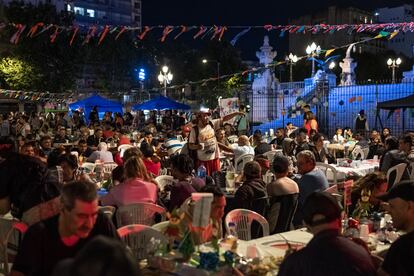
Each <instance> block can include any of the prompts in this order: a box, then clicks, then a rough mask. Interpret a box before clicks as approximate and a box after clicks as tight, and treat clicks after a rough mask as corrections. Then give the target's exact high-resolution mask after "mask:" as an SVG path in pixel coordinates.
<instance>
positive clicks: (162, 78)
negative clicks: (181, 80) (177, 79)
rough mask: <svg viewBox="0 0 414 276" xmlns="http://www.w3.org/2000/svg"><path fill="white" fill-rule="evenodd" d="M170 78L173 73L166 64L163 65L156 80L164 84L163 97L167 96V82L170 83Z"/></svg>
mask: <svg viewBox="0 0 414 276" xmlns="http://www.w3.org/2000/svg"><path fill="white" fill-rule="evenodd" d="M172 79H173V74H172V73H171V72H169V68H168V66H166V65H164V66H163V67H162V68H161V72H160V74H159V75H158V81H159V82H160V83H161V84H164V91H163V96H164V97H167V84H170V83H171V81H172Z"/></svg>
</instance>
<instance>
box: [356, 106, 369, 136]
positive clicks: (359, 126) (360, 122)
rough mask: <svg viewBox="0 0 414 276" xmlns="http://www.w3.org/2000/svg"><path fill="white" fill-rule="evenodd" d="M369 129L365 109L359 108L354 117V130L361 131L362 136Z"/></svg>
mask: <svg viewBox="0 0 414 276" xmlns="http://www.w3.org/2000/svg"><path fill="white" fill-rule="evenodd" d="M368 131H369V126H368V120H367V117H366V116H365V110H363V109H361V110H360V111H359V114H358V116H357V117H356V119H355V132H358V133H361V134H362V135H363V136H366V135H367V132H368Z"/></svg>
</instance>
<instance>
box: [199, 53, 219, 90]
mask: <svg viewBox="0 0 414 276" xmlns="http://www.w3.org/2000/svg"><path fill="white" fill-rule="evenodd" d="M202 62H203V63H204V64H206V63H208V62H215V63H216V64H217V91H219V90H220V62H219V61H218V60H212V59H203V60H202Z"/></svg>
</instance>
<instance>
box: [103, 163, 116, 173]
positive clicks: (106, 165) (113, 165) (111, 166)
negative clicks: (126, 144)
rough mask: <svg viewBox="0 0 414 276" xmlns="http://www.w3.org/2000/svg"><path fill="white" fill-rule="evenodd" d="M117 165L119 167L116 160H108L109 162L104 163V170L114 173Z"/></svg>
mask: <svg viewBox="0 0 414 276" xmlns="http://www.w3.org/2000/svg"><path fill="white" fill-rule="evenodd" d="M116 167H118V164H117V163H115V162H107V163H104V165H103V171H104V173H112V171H113V170H114V169H115V168H116Z"/></svg>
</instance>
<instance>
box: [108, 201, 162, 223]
mask: <svg viewBox="0 0 414 276" xmlns="http://www.w3.org/2000/svg"><path fill="white" fill-rule="evenodd" d="M155 214H160V215H161V221H165V214H166V210H165V209H164V208H163V207H162V206H159V205H156V204H153V203H148V202H140V203H134V204H129V205H125V206H121V207H119V208H118V210H117V211H116V213H115V217H116V223H117V226H118V228H119V227H122V226H125V225H129V224H143V225H149V226H151V225H153V224H154V223H155V221H154V219H155Z"/></svg>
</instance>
